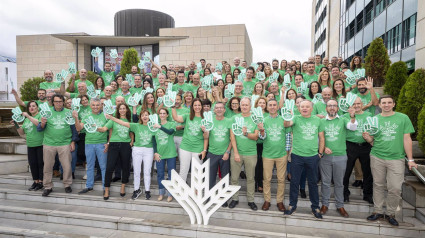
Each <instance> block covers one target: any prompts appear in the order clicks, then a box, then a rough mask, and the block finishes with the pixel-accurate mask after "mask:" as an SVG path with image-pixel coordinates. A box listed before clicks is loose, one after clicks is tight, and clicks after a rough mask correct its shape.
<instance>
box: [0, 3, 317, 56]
mask: <svg viewBox="0 0 425 238" xmlns="http://www.w3.org/2000/svg"><path fill="white" fill-rule="evenodd" d="M131 8H143V9H152V10H157V11H161V12H164V13H167V14H169V15H171V16H172V17H173V18H174V20H175V23H176V27H188V26H202V25H225V24H245V25H246V27H247V31H248V34H249V37H250V40H251V45H252V48H253V54H254V55H253V60H254V61H259V60H261V61H269V60H271V59H272V58H278V59H283V58H285V59H287V60H291V59H297V60H301V61H303V60H306V59H307V57H308V56H309V55H310V42H311V33H310V32H311V30H310V29H311V0H297V1H289V0H281V1H270V0H264V1H257V2H252V3H251V2H248V3H247V2H242V1H228V0H227V1H195V0H188V1H179V2H177V1H170V0H165V1H159V0H157V1H83V0H73V1H54V0H46V1H44V0H39V1H32V0H21V1H16V0H6V1H4V0H3V1H2V7H1V8H0V30H1V32H2V34H0V54H3V55H7V56H15V55H16V35H32V34H53V33H71V32H86V33H88V34H91V35H113V34H114V15H115V13H116V12H118V11H120V10H124V9H131Z"/></svg>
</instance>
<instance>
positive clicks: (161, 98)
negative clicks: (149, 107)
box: [156, 96, 164, 106]
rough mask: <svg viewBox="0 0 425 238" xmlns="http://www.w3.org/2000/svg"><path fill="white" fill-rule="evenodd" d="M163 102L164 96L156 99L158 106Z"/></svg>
mask: <svg viewBox="0 0 425 238" xmlns="http://www.w3.org/2000/svg"><path fill="white" fill-rule="evenodd" d="M163 100H164V96H162V97H159V98H157V99H156V103H157V104H158V106H159V105H161V104H162V101H163Z"/></svg>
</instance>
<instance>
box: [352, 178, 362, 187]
mask: <svg viewBox="0 0 425 238" xmlns="http://www.w3.org/2000/svg"><path fill="white" fill-rule="evenodd" d="M362 184H363V181H361V180H356V181H354V183H353V184H351V185H352V186H353V187H356V188H357V187H360V186H362Z"/></svg>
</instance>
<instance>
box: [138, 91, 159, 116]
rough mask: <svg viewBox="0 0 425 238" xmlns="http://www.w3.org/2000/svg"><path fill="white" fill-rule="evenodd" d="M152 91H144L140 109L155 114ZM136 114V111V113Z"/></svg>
mask: <svg viewBox="0 0 425 238" xmlns="http://www.w3.org/2000/svg"><path fill="white" fill-rule="evenodd" d="M155 102H156V101H155V97H154V95H153V93H146V94H145V97H144V98H143V103H142V108H141V111H148V112H149V114H151V115H152V114H156V105H155V104H156V103H155ZM136 114H138V113H136Z"/></svg>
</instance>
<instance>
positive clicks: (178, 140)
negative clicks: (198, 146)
mask: <svg viewBox="0 0 425 238" xmlns="http://www.w3.org/2000/svg"><path fill="white" fill-rule="evenodd" d="M182 139H183V137H181V136H174V145H175V146H176V150H177V153H179V148H180V144H181V143H182Z"/></svg>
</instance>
